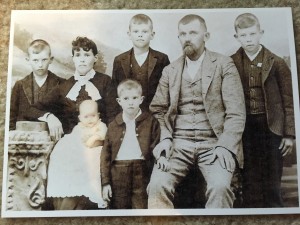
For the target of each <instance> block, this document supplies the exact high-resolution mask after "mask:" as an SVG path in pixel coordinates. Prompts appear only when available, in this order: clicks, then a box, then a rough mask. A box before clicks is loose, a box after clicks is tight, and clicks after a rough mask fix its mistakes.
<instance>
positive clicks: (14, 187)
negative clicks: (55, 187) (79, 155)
mask: <svg viewBox="0 0 300 225" xmlns="http://www.w3.org/2000/svg"><path fill="white" fill-rule="evenodd" d="M53 145H54V143H53V142H52V141H51V139H50V137H49V134H48V131H47V124H46V123H44V122H27V121H20V122H17V124H16V130H13V131H10V133H9V143H8V176H7V179H8V180H7V210H17V211H28V210H41V205H42V204H43V203H44V202H45V196H46V181H47V167H48V159H49V155H50V153H51V151H52V149H53Z"/></svg>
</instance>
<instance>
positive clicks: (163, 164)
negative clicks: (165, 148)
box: [156, 156, 171, 172]
mask: <svg viewBox="0 0 300 225" xmlns="http://www.w3.org/2000/svg"><path fill="white" fill-rule="evenodd" d="M156 164H157V166H158V169H160V170H161V171H164V172H167V171H169V170H170V168H171V165H170V162H169V160H167V159H166V157H164V156H161V157H159V159H158V160H157V162H156Z"/></svg>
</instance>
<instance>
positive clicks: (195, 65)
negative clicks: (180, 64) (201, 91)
mask: <svg viewBox="0 0 300 225" xmlns="http://www.w3.org/2000/svg"><path fill="white" fill-rule="evenodd" d="M204 56H205V50H204V51H203V53H202V54H201V56H200V57H199V58H198V59H197V60H195V61H193V60H190V59H189V57H187V56H186V57H185V66H186V69H187V72H188V74H189V75H190V77H191V78H192V79H194V78H195V76H196V74H197V72H198V70H199V68H200V67H201V65H202V62H203V60H204Z"/></svg>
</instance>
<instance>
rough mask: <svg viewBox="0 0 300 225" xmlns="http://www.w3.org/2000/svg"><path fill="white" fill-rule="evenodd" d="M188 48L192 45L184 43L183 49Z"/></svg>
mask: <svg viewBox="0 0 300 225" xmlns="http://www.w3.org/2000/svg"><path fill="white" fill-rule="evenodd" d="M189 46H193V44H192V43H191V42H186V43H184V45H183V48H186V47H189Z"/></svg>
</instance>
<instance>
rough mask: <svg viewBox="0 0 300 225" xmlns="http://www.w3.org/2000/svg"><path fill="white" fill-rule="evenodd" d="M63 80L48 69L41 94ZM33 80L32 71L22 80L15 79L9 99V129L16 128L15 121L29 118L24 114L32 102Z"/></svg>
mask: <svg viewBox="0 0 300 225" xmlns="http://www.w3.org/2000/svg"><path fill="white" fill-rule="evenodd" d="M63 80H64V79H63V78H60V77H58V76H56V75H55V74H53V73H52V72H50V71H48V77H47V79H46V81H45V84H44V85H47V86H46V90H45V92H43V93H42V95H43V96H45V95H47V94H48V93H49V92H51V91H52V90H53V89H54V88H55V87H56V86H58V85H59V84H60V83H61V82H62V81H63ZM33 81H34V77H33V73H31V74H29V75H27V76H26V77H25V78H23V79H22V80H19V81H17V82H16V83H15V85H14V87H13V89H12V93H11V99H10V121H9V129H10V130H14V129H15V128H16V122H17V121H24V120H29V118H27V117H26V114H27V111H28V110H29V108H30V106H31V105H33V104H34V102H33V97H34V93H33ZM43 96H41V97H43Z"/></svg>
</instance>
